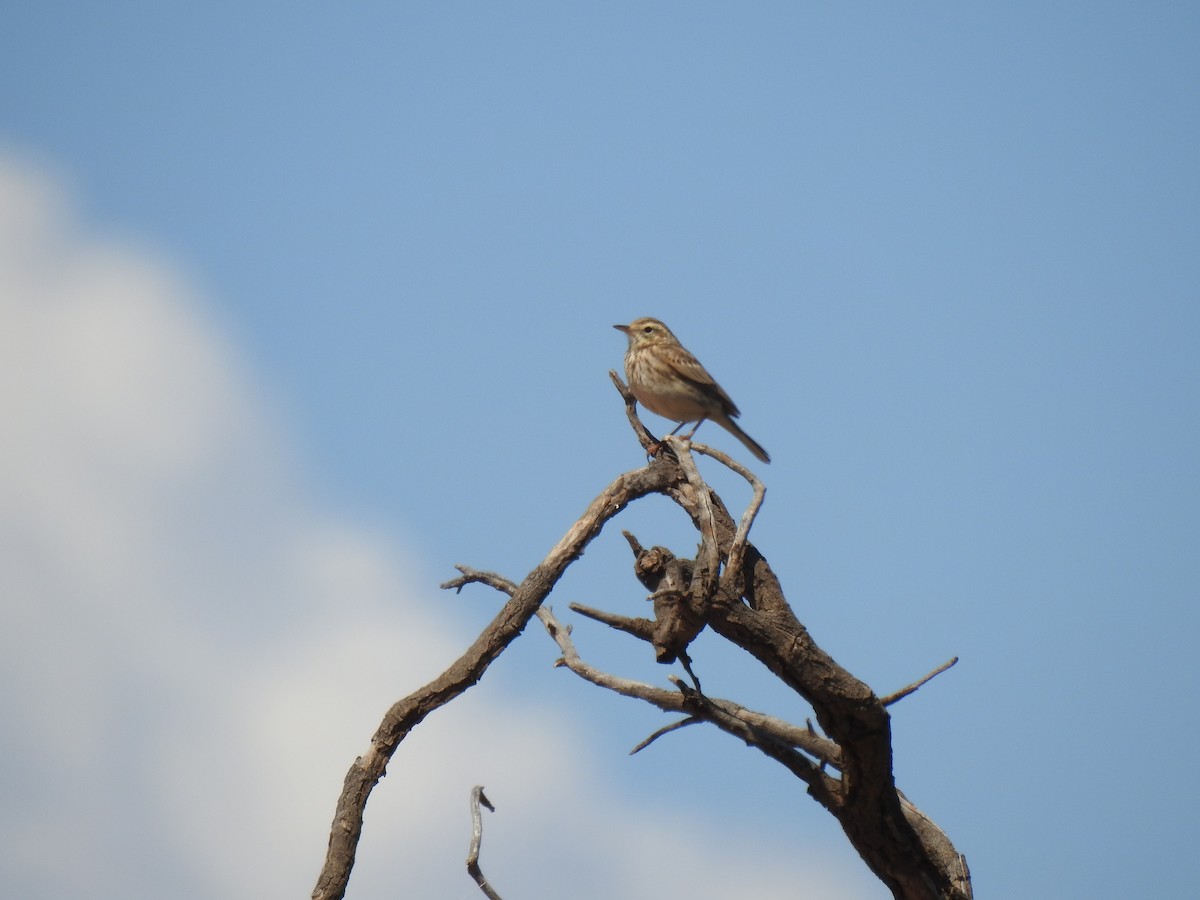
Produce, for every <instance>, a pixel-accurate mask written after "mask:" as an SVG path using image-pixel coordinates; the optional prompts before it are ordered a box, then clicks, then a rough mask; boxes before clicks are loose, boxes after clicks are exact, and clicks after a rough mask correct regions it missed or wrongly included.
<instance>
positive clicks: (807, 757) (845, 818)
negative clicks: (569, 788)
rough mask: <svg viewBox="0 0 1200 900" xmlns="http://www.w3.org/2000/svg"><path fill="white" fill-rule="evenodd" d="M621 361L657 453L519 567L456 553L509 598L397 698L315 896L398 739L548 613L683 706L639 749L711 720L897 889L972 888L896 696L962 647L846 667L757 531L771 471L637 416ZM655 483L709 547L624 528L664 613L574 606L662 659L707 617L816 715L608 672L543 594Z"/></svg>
mask: <svg viewBox="0 0 1200 900" xmlns="http://www.w3.org/2000/svg"><path fill="white" fill-rule="evenodd" d="M610 375H611V376H612V379H613V382H614V384H616V386H617V389H618V390H619V391H620V392H621V395H622V397H624V399H625V405H626V411H627V414H628V417H629V421H630V423H631V425H632V426H633V429H634V432H635V434H636V435H637V436H638V439H639V440H640V441H641V443H642V446H643V447H645V448H646V450H647V452H648V453H650V454H651V456H652V461H651V462H650V463H649V464H648V465H647V466H645V467H644V468H640V469H637V470H635V471H632V472H627V473H625V474H623V475H620V476H619V477H618V478H617V479H616V480H615V481H613V482H612V484H610V485H609V486H608V487H606V488H605V489H604V490H603V491H602V492H601V493H600V495H599V496H598V497H596V499H595V500H593V501H592V502H591V504H590V505H589V506H588V508H587V510H585V511H584V513H583V515H582V516H580V518H579V519H578V520H577V521H576V522H575V524H574V525H572V526H571V528H570V529H568V530H567V533H566V534H565V535H564V536H563V538H562V540H560V541H559V542H558V544H557V545H556V546H555V547H554V548H553V549H551V551H550V553H549V554H548V555H547V556H546V558H545V559H544V560H543V561H542V562H541V563H540V564H539V565H538V566H537V567H535V568H534V569H533V571H531V572H530V573H529V574H528V575H526V576H525V578H524V579H523V580H522V581H521V582H519V583H518V582H514V581H510V580H508V579H507V578H504V577H502V576H500V575H497V574H494V573H490V572H480V571H476V570H474V569H470V568H468V567H466V566H459V570H460V573H461V574H460V576H459V577H458V578H455V579H453V580H452V581H449V582H447V583H446V584H444V585H443V587H445V588H454V589H456V590H461V589H462V588H463V587H464V586H466V585H468V584H472V583H479V584H485V585H488V586H490V587H492V588H495V589H496V590H498V591H500V592H502V593H503V594H505V595H507V598H508V599H507V601H506V602H505V603H504V605H503V606H502V607H501V609H500V611H499V612H498V613H497V615H496V616H495V618H494V619H493V620H492V621H491V623H490V624H488V626H487V627H486V628H484V630H483V631H482V632H481V633H480V635H479V637H478V638H476V640H475V642H474V643H473V644H471V646H470V647H469V648H467V650H466V652H465V653H463V655H462V656H461V657H460V658H459V659H458V660H457V661H456V662H455V663H454V664H453V665H451V666H450V668H448V669H447V670H446V671H445V672H443V673H442V674H441V675H440V676H439V677H438V678H436V679H434V680H433V681H431V682H430V683H429V684H427V685H425V686H424V687H422V688H420V689H419V690H417V691H415V692H414V693H412V694H410V695H409V696H407V697H405V698H404V699H402V700H399V701H398V702H396V703H395V704H394V705H393V706H392V707H391V709H389V710H388V711H387V714H386V715H385V716H384V718H383V722H382V724H380V726H379V728H378V730H377V731H376V732H375V735H374V737H373V738H372V739H371V744H370V746H369V747H368V749H367V752H366V753H365V754H363V755H362V756H360V757H359V758H358V759H356V760H355V761H354V764H353V765H352V766H351V767H350V771H349V772H348V773H347V774H346V778H345V782H344V785H343V789H342V794H341V797H340V798H339V800H338V803H337V809H336V812H335V814H334V819H333V826H332V829H331V831H330V836H329V849H328V853H327V855H326V859H325V865H324V867H323V868H322V870H321V874H320V876H319V878H318V881H317V886H316V888H315V889H314V890H313V894H312V896H313V898H314V900H340V898H341V897H343V896H344V895H345V892H346V885H347V882H348V880H349V877H350V871H351V869H352V868H353V865H354V856H355V851H356V849H357V846H358V840H359V837H360V835H361V833H362V823H363V811H364V809H365V807H366V803H367V798H368V797H369V796H370V793H371V790H372V789H373V788H374V786H375V784H376V783H377V782H378V781H379V779H380V778H381V777H382V776H383V774H384V771H385V769H386V767H387V763H388V761H389V760H390V759H391V757H392V754H393V753H394V752H395V751H396V748H397V747H398V746H399V745H400V743H401V741H403V740H404V738H405V737H406V736H407V735H408V733H409V732H410V731H411V730H412V729H413V728H414V727H416V726H417V725H418V724H419V723H420V722H421V721H422V720H423V719H424V718H425V717H426V716H427V715H428V714H429V713H431V712H433V711H434V710H435V709H437V708H439V707H440V706H443V705H444V704H446V703H449V702H450V701H451V700H453V699H454V698H455V697H457V696H458V695H459V694H461V693H463V692H464V691H465V690H467V689H468V688H470V687H471V686H472V685H474V684H475V683H476V682H478V681H479V679H480V678H481V677H482V676H483V673H484V672H485V671H486V670H487V667H488V666H489V665H490V664H491V663H492V662H493V661H494V660H495V659H496V658H497V657H498V656H499V655H500V654H501V653H502V652H503V651H504V649H505V648H506V647H507V646H508V645H509V644H510V643H511V642H512V640H513V639H514V638H515V637H516V636H517V635H519V634H520V633H521V631H522V630H523V629H524V628H525V626H526V625H527V624H528V623H529V620H530V619H531V618H533V617H534V616H535V615H536V616H537V617H538V618H539V620H540V621H541V622H542V624H543V626H544V627H545V628H546V630H547V632H548V633H549V634H550V636H551V637H552V638H554V640H555V641H556V643H557V644H558V647H559V650H560V652H561V654H562V655H561V658H560V659H559V661H558V665H560V666H565V667H566V668H568V669H569V670H570V671H572V672H574V673H575V674H577V675H578V676H580V677H581V678H583V679H585V680H586V681H588V682H591V683H592V684H595V685H598V686H600V687H604V688H607V689H609V690H612V691H615V692H617V693H620V694H623V695H625V696H628V697H633V698H637V699H640V700H643V701H645V702H648V703H651V704H653V705H654V706H657V707H659V708H660V709H662V710H664V711H666V712H671V713H679V714H682V715H683V716H684V717H685V718H684V719H682V720H680V721H678V722H676V723H674V724H673V725H669V726H667V727H665V728H663V729H661V730H660V731H658V732H656V733H655V734H654V735H651V736H650V737H649V738H647V740H646V741H644V742H643V744H642V745H640V746H639V749H640V747H641V746H645V745H647V744H649V743H650V742H651V741H653V740H655V739H656V738H658V737H659V736H661V735H662V734H664V733H666V732H667V731H671V730H674V729H675V728H678V727H680V726H682V725H687V724H692V723H695V722H708V723H711V724H712V725H715V726H716V727H717V728H719V729H721V730H722V731H725V732H727V733H728V734H730V735H732V736H734V737H736V738H738V739H740V740H742V741H744V742H746V743H747V744H749V745H750V746H752V747H755V748H757V749H758V750H760V751H761V752H763V753H764V754H766V755H767V756H768V757H770V758H771V759H774V760H776V761H777V762H779V763H781V764H782V765H783V766H785V767H786V768H787V770H788V771H789V772H791V773H792V774H793V775H794V776H795V777H797V778H799V779H800V780H801V781H803V782H804V784H805V785H806V787H807V790H808V793H809V794H810V795H811V796H812V798H813V799H814V800H816V801H817V803H819V804H820V805H821V806H822V807H824V808H825V809H826V810H827V811H828V812H829V813H830V814H832V815H833V817H834V818H835V819H836V820H837V821H838V824H840V825H841V827H842V830H843V831H844V832H845V834H846V837H847V838H848V839H849V840H850V843H851V844H852V845H853V846H854V848H855V850H857V851H858V853H859V855H860V856H861V857H862V859H863V861H864V862H865V863H866V864H867V866H868V867H869V868H870V869H871V871H872V872H874V873H875V875H876V876H877V877H878V878H879V879H880V881H882V882H883V883H884V884H885V885H887V887H888V889H889V890H890V891H891V892H892V895H893V896H894V897H896V898H897V900H971V898H972V891H971V880H970V874H969V872H968V870H967V864H966V859H965V857H963V856H962V855H961V854H960V853H959V852H958V851H957V850H955V848H954V846H953V844H951V842H950V840H949V838H948V837H947V836H946V835H945V834H944V833H943V832H942V831H941V829H939V828H938V827H937V826H936V825H935V824H934V823H933V822H932V821H931V820H930V819H929V818H927V817H926V816H925V815H924V814H923V813H921V811H920V810H918V809H917V808H916V807H915V806H914V805H913V804H912V803H910V802H909V801H908V799H907V798H906V797H905V796H904V795H903V794H902V793H901V792H900V791H899V790H898V789H897V787H896V784H895V781H894V779H893V777H892V740H891V720H890V717H889V715H888V709H887V708H888V706H889V705H890V704H892V703H894V702H896V701H897V700H899V699H901V698H902V697H904V696H907V695H908V694H910V693H912V691H914V690H916V689H917V688H919V687H920V686H921V685H922V684H924V683H925V682H926V681H928V680H929V679H930V678H932V677H933V676H934V675H936V674H938V672H941V671H944V670H945V669H946V668H949V666H950V665H953V664H954V662H955V661H956V660H951V661H950V662H949V663H946V664H945V665H943V666H940V667H939V668H938V669H935V670H934V671H933V672H931V673H930V674H929V675H927V676H925V677H924V678H922V679H920V680H919V681H917V682H916V683H914V684H912V685H909V686H908V687H907V688H905V689H903V690H901V691H897V692H896V693H894V694H890V695H888V696H885V697H882V698H881V697H878V696H876V695H875V693H874V692H873V691H872V690H871V688H870V687H868V686H867V685H866V684H865V683H863V682H862V681H860V680H859V679H857V678H855V677H854V676H853V675H851V674H850V673H849V672H847V671H846V670H845V669H843V668H842V667H841V666H839V665H838V664H837V663H836V662H835V661H834V660H833V659H832V658H831V657H830V656H829V655H828V654H827V653H825V651H823V650H822V649H821V648H820V647H819V646H817V644H816V642H815V641H814V640H813V639H812V637H811V636H810V635H809V633H808V630H807V629H806V628H805V627H804V625H803V624H802V623H801V622H800V621H799V620H798V619H797V618H796V616H795V613H794V612H793V611H792V608H791V606H789V605H788V602H787V599H786V598H785V597H784V593H783V588H782V587H781V585H780V583H779V580H778V579H777V578H776V576H775V573H774V572H773V571H772V570H771V567H770V565H769V564H768V562H767V560H766V558H765V557H764V556H763V555H762V554H761V553H760V552H759V551H758V549H757V548H756V547H755V546H754V545H753V544H752V543H750V542H749V540H748V535H749V531H750V527H751V525H752V524H753V522H754V517H755V516H756V514H757V512H758V509H759V506H760V505H761V503H762V500H763V495H764V490H763V486H762V484H761V483H760V482H759V481H758V480H757V479H756V478H755V477H754V476H753V475H752V474H751V473H750V472H749V471H747V470H746V469H745V468H744V467H742V466H741V465H739V464H738V463H736V462H734V461H733V460H732V459H730V458H729V457H728V456H726V455H725V454H723V453H720V452H718V451H715V450H713V449H711V448H708V447H704V446H703V445H701V444H693V443H689V442H687V441H682V440H677V439H674V438H667V439H664V441H663V442H659V441H657V440H656V439H655V438H654V437H653V435H651V433H650V432H649V431H648V430H647V429H646V427H645V426H644V425H642V423H641V421H640V420H639V419H638V418H637V415H636V411H635V406H634V399H633V397H632V395H631V394H630V393H629V392H628V390H627V389H626V387H625V385H624V383H623V382H622V381H621V379H620V378H619V377H618V376H617V375H616V373H610ZM693 453H702V454H704V455H706V456H709V457H712V458H713V459H715V460H717V461H719V462H721V463H722V464H724V465H726V466H728V467H729V468H730V469H732V470H733V471H735V472H737V473H738V474H740V475H741V476H742V477H743V478H745V479H746V480H747V481H748V482H749V483H750V484H751V486H752V488H753V500H752V501H751V503H750V506H749V508H748V509H747V510H746V511H745V513H744V514H743V515H742V517H741V518H740V520H738V521H735V520H734V517H733V516H732V515H731V514H730V512H729V510H728V509H727V508H726V506H725V504H724V503H723V502H722V501H721V498H720V497H718V496H717V495H716V493H715V492H714V491H713V490H712V489H711V488H710V487H709V486H708V485H707V484H706V483H705V482H704V481H703V479H701V477H700V474H699V472H698V471H697V469H696V465H695V462H694V460H693V457H692V454H693ZM649 494H661V495H664V496H666V497H668V498H670V499H671V500H673V501H674V502H675V503H676V504H678V505H679V507H680V508H681V509H682V510H683V511H684V512H685V513H686V514H687V515H688V517H689V518H690V519H691V520H692V523H693V525H694V526H695V527H696V529H697V531H698V532H699V534H700V545H699V551H698V553H697V555H696V558H695V559H685V558H681V557H677V556H676V555H675V554H673V553H672V552H671V551H670V550H668V549H666V548H664V547H652V548H650V549H646V548H644V547H643V546H642V545H641V543H640V542H639V541H638V540H637V539H636V538H635V537H634V536H633V535H631V534H629V533H628V532H626V534H625V536H626V539H627V540H628V541H629V544H630V547H631V549H632V551H633V555H634V573H635V575H636V577H637V578H638V580H639V581H641V582H642V584H643V585H644V586H645V587H646V588H647V589H648V590H649V591H650V592H651V594H650V597H651V599H652V600H653V601H654V619H641V618H629V617H625V616H619V615H615V614H612V613H607V612H602V611H600V610H594V609H589V608H587V607H581V606H578V605H575V604H572V605H571V608H572V609H574V610H575V611H576V612H578V613H580V614H582V615H585V616H588V617H590V618H592V619H596V620H598V621H601V622H603V623H605V624H607V625H609V626H611V627H614V628H618V629H620V630H621V631H623V632H626V633H628V634H630V635H632V636H633V637H635V638H638V639H640V640H643V641H645V642H647V643H648V644H650V645H651V646H652V647H653V648H654V652H655V656H656V658H657V659H658V660H659V661H660V662H670V661H673V660H675V659H678V660H680V661H681V662H682V663H683V664H684V666H685V668H686V670H687V672H688V674H689V675H691V668H690V665H689V663H690V659H689V657H688V653H687V649H688V644H689V643H690V642H691V640H692V639H693V638H694V637H695V636H696V635H697V634H698V633H699V632H700V631H701V630H702V629H703V628H705V627H708V628H710V629H712V631H713V632H715V633H716V634H718V635H720V636H721V637H723V638H725V639H726V640H728V641H730V642H731V643H733V644H735V645H737V646H738V647H740V648H741V649H742V650H744V651H745V652H746V653H749V654H750V655H752V656H753V657H754V658H755V659H757V660H758V661H759V662H760V663H762V665H764V666H765V667H766V668H767V669H769V670H770V671H771V672H772V673H773V674H774V675H775V676H776V677H778V678H779V679H780V680H781V681H783V683H784V684H786V685H788V686H789V687H790V688H791V689H792V690H794V691H795V692H796V693H797V694H799V695H800V696H801V697H803V698H804V699H805V700H806V701H807V702H808V703H809V704H810V705H811V706H812V709H813V712H814V716H815V719H816V725H817V727H814V726H813V725H812V724H811V723H809V724H808V725H807V726H803V727H802V726H797V725H793V724H790V723H788V722H784V721H782V720H780V719H776V718H774V717H771V716H768V715H764V714H762V713H759V712H755V711H753V710H750V709H747V708H746V707H744V706H742V705H740V704H738V703H736V702H733V701H731V700H726V699H719V698H714V697H709V696H707V695H705V694H704V693H703V691H702V690H701V687H700V684H699V682H698V681H697V680H696V679H695V677H694V676H692V683H691V684H690V685H689V684H686V683H685V682H683V681H682V680H680V679H677V678H672V679H671V680H672V682H673V683H674V686H675V689H674V690H669V689H665V688H660V687H655V686H652V685H649V684H643V683H640V682H636V681H631V680H628V679H625V678H620V677H618V676H615V675H612V674H609V673H606V672H602V671H600V670H598V669H596V668H595V667H593V666H591V665H589V664H588V663H587V662H585V661H584V660H583V659H582V658H581V657H580V655H579V653H578V651H577V650H576V648H575V645H574V643H573V641H572V639H571V635H570V629H569V628H567V627H565V626H564V625H562V624H561V623H560V622H559V621H558V620H557V619H556V618H555V617H554V614H553V612H552V611H551V610H550V609H549V608H548V607H546V606H544V605H543V603H544V601H545V600H546V598H547V597H548V596H549V594H550V592H551V591H552V590H553V588H554V585H555V583H556V582H557V581H558V579H559V578H560V577H561V576H562V574H563V572H565V571H566V569H567V567H568V566H570V565H571V563H572V562H574V561H575V560H576V559H578V558H579V556H580V555H581V554H582V553H583V550H584V548H585V547H586V546H587V544H588V543H589V542H590V541H591V540H592V539H593V538H595V537H596V536H597V535H598V534H599V533H600V531H601V529H602V528H603V527H604V525H605V524H607V522H608V521H609V520H610V519H612V518H613V517H614V516H616V515H617V514H618V513H620V512H621V510H623V509H624V508H625V507H626V506H628V505H629V504H630V503H632V502H634V501H635V500H638V499H640V498H642V497H645V496H647V495H649ZM476 827H477V828H478V823H477V826H476ZM476 846H477V845H476ZM476 853H477V851H476ZM476 862H477V860H476Z"/></svg>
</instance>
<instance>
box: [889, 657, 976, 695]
mask: <svg viewBox="0 0 1200 900" xmlns="http://www.w3.org/2000/svg"><path fill="white" fill-rule="evenodd" d="M956 662H958V657H957V656H955V657H952V658H951V659H949V660H948V661H946V662H944V663H942V664H941V665H940V666H938V667H937V668H936V669H934V670H933V671H932V672H930V673H929V674H928V675H926V676H925V677H924V678H921V679H918V680H917V681H914V682H913V683H912V684H910V685H909V686H908V687H906V688H902V689H900V690H898V691H896V693H894V694H888V695H887V696H886V697H880V698H879V702H880V703H882V704H883V705H884V706H891V705H892V704H893V703H895V702H896V701H897V700H903V699H904V698H905V697H907V696H908V695H909V694H911V693H912V692H913V691H915V690H916V689H917V688H919V687H920V686H921V685H923V684H925V683H926V682H927V681H931V680H933V679H934V678H936V677H937V676H938V675H941V674H942V673H943V672H945V671H946V670H947V669H949V668H950V667H951V666H952V665H954V664H955V663H956Z"/></svg>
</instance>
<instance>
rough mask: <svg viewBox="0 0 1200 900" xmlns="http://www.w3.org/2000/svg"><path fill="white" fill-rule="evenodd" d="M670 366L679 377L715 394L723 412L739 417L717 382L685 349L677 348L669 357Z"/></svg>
mask: <svg viewBox="0 0 1200 900" xmlns="http://www.w3.org/2000/svg"><path fill="white" fill-rule="evenodd" d="M671 365H672V366H673V367H674V369H675V371H676V372H677V373H679V375H680V377H682V378H684V379H686V380H687V381H691V382H693V383H695V384H698V385H700V386H701V387H703V388H706V389H708V390H711V391H713V392H715V393H716V395H717V396H718V397H719V398H720V400H721V402H722V403H723V404H724V405H725V412H726V414H727V415H730V416H739V415H741V413H740V412H739V411H738V408H737V405H736V404H735V403H734V402H733V401H732V400H730V399H729V395H728V394H727V393H725V391H724V390H723V389H722V387H721V386H720V385H719V384H717V380H716V379H715V378H713V377H712V376H711V375H709V374H708V369H706V368H704V366H702V365H700V360H698V359H696V357H694V356H692V354H691V353H690V352H689V351H688V350H687V349H685V348H683V347H679V348H678V349H677V350H676V351H675V353H673V354H672V355H671Z"/></svg>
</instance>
